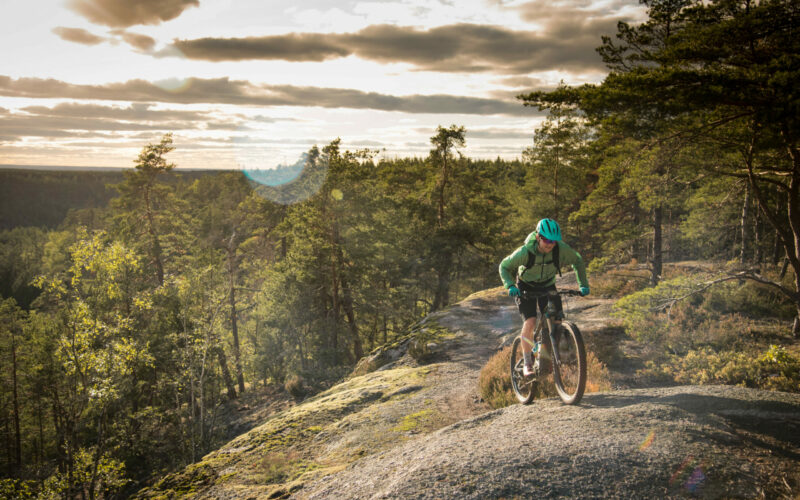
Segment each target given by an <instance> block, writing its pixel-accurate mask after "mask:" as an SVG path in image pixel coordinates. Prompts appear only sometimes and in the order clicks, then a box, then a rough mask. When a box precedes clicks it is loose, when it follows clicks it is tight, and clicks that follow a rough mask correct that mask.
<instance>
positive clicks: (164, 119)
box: [0, 103, 242, 139]
mask: <svg viewBox="0 0 800 500" xmlns="http://www.w3.org/2000/svg"><path fill="white" fill-rule="evenodd" d="M21 111H22V113H9V114H0V134H5V135H6V136H7V137H17V138H19V137H52V138H56V137H58V138H67V137H68V138H95V137H111V138H116V139H120V138H124V137H125V136H127V135H128V134H124V135H120V134H115V135H109V133H126V132H137V131H173V130H241V129H242V127H241V126H239V123H238V122H237V121H235V120H234V121H231V120H217V119H213V118H212V117H210V116H209V114H208V113H202V112H195V111H179V110H153V109H151V106H150V105H149V104H133V105H131V106H130V107H127V108H122V107H118V106H100V105H95V104H76V103H63V104H58V105H56V106H54V107H52V108H48V107H45V106H27V107H24V108H22V109H21Z"/></svg>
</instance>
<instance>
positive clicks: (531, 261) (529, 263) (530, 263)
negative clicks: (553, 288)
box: [523, 243, 561, 277]
mask: <svg viewBox="0 0 800 500" xmlns="http://www.w3.org/2000/svg"><path fill="white" fill-rule="evenodd" d="M525 250H526V251H527V252H528V261H527V262H525V271H527V270H528V269H530V268H532V267H533V266H534V264H536V254H534V253H533V252H531V251H530V250H528V249H527V248H526V249H525ZM551 253H552V254H553V265H554V266H556V271H557V272H558V276H559V277H560V276H561V261H559V259H558V243H556V246H554V247H553V251H552V252H551ZM542 259H544V257H542ZM525 271H523V272H525Z"/></svg>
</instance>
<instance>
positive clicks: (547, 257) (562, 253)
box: [500, 231, 589, 289]
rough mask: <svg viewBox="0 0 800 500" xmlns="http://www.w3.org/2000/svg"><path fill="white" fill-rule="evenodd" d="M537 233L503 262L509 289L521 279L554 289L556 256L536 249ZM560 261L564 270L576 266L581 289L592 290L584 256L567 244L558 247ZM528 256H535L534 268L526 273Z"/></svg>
mask: <svg viewBox="0 0 800 500" xmlns="http://www.w3.org/2000/svg"><path fill="white" fill-rule="evenodd" d="M536 236H537V233H536V231H534V232H532V233H531V234H529V235H528V237H527V238H525V244H524V245H523V246H521V247H519V248H518V249H516V250H515V251H514V253H512V254H511V255H509V256H508V257H506V258H505V259H503V261H502V262H501V263H500V278H501V279H502V280H503V285H504V286H505V287H506V289H508V288H510V287H511V285H513V284H514V283H516V277H517V275H520V276H519V278H520V279H521V280H522V281H525V282H527V283H530V284H532V285H534V286H550V285H552V284H554V283H555V282H556V275H557V274H558V271H557V270H556V266H555V264H554V263H553V252H550V253H541V252H539V251H538V250H537V249H536ZM557 244H558V260H559V263H560V264H561V267H564V266H572V268H573V269H574V270H575V273H576V274H577V276H578V286H586V287H588V286H589V281H588V280H587V279H586V265H585V264H584V263H583V257H581V254H579V253H578V252H576V251H575V250H573V249H572V247H570V246H569V245H567V244H566V243H564V242H563V241H559V242H558V243H557ZM528 252H531V253H532V254H533V255H534V260H533V265H532V266H531V267H530V268H528V270H527V271H526V270H525V264H527V262H528Z"/></svg>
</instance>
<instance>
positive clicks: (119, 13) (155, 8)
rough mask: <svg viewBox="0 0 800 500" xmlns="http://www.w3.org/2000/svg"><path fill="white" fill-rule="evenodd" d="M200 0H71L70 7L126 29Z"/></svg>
mask: <svg viewBox="0 0 800 500" xmlns="http://www.w3.org/2000/svg"><path fill="white" fill-rule="evenodd" d="M198 5H200V1H199V0H68V2H67V6H68V7H69V8H70V9H71V10H73V11H75V12H77V13H78V14H80V15H82V16H83V17H85V18H86V19H88V20H89V21H91V22H93V23H95V24H102V25H104V26H110V27H112V28H127V27H129V26H133V25H136V24H160V23H162V22H164V21H169V20H170V19H175V18H176V17H178V16H179V15H181V14H182V13H183V11H184V10H186V9H187V8H189V7H197V6H198Z"/></svg>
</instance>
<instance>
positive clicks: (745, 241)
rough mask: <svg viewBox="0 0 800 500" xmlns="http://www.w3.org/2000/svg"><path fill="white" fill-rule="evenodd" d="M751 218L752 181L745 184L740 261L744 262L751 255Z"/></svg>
mask: <svg viewBox="0 0 800 500" xmlns="http://www.w3.org/2000/svg"><path fill="white" fill-rule="evenodd" d="M749 218H750V183H749V182H747V183H746V184H745V190H744V203H743V204H742V218H741V223H740V230H741V234H742V247H741V252H740V253H739V263H740V264H744V263H746V262H747V259H748V256H749V255H750V226H749V225H748V224H747V221H748V219H749Z"/></svg>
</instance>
